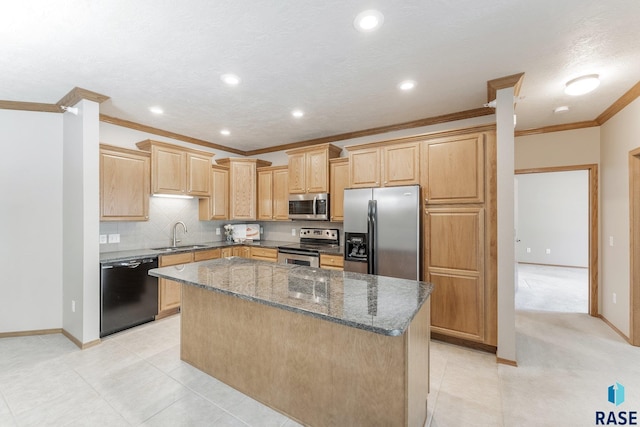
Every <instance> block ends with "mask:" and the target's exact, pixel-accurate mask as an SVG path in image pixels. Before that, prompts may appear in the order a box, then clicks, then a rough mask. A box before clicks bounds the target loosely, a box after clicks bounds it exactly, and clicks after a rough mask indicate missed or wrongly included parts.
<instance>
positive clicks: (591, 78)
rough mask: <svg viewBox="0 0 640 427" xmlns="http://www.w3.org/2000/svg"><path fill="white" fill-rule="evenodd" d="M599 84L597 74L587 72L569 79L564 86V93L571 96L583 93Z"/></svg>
mask: <svg viewBox="0 0 640 427" xmlns="http://www.w3.org/2000/svg"><path fill="white" fill-rule="evenodd" d="M598 86H600V78H599V77H598V75H597V74H589V75H586V76H582V77H578V78H576V79H573V80H569V81H568V82H567V84H566V86H565V88H564V93H566V94H567V95H571V96H578V95H584V94H586V93H589V92H591V91H592V90H594V89H595V88H597V87H598Z"/></svg>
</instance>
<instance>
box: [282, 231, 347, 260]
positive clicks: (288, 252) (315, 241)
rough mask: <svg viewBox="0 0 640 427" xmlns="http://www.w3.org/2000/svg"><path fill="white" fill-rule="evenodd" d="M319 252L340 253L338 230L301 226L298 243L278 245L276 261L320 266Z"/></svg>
mask: <svg viewBox="0 0 640 427" xmlns="http://www.w3.org/2000/svg"><path fill="white" fill-rule="evenodd" d="M320 252H332V253H333V252H335V253H340V230H338V229H334V228H301V229H300V242H299V243H292V244H291V245H287V246H279V247H278V262H279V263H280V264H296V265H306V266H309V267H320Z"/></svg>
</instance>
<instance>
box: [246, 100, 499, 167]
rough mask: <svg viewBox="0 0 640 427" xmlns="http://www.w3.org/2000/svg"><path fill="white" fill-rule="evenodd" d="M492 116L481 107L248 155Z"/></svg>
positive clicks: (266, 149) (287, 145)
mask: <svg viewBox="0 0 640 427" xmlns="http://www.w3.org/2000/svg"><path fill="white" fill-rule="evenodd" d="M492 114H495V110H494V109H493V108H488V107H481V108H475V109H473V110H465V111H459V112H457V113H450V114H443V115H441V116H433V117H427V118H424V119H418V120H412V121H410V122H404V123H397V124H393V125H388V126H380V127H376V128H371V129H365V130H359V131H354V132H346V133H341V134H337V135H332V136H325V137H322V138H316V139H308V140H306V141H299V142H294V143H291V144H283V145H276V146H273V147H268V148H261V149H259V150H251V151H247V154H246V155H248V156H255V155H259V154H265V153H271V152H274V151H281V150H292V149H294V148H304V147H309V146H312V145H319V144H326V143H331V142H336V141H344V140H346V139H354V138H361V137H363V136H371V135H378V134H381V133H387V132H393V131H397V130H404V129H412V128H417V127H423V126H431V125H435V124H439V123H447V122H453V121H457V120H463V119H471V118H474V117H481V116H489V115H492Z"/></svg>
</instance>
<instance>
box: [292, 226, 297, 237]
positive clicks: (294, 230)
mask: <svg viewBox="0 0 640 427" xmlns="http://www.w3.org/2000/svg"><path fill="white" fill-rule="evenodd" d="M291 235H292V236H295V235H296V229H295V228H292V229H291Z"/></svg>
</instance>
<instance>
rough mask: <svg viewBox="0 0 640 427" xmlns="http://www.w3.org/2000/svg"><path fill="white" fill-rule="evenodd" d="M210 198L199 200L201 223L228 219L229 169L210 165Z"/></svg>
mask: <svg viewBox="0 0 640 427" xmlns="http://www.w3.org/2000/svg"><path fill="white" fill-rule="evenodd" d="M210 180H211V197H206V198H202V199H200V200H199V203H200V205H199V207H198V216H199V219H200V220H201V221H210V220H216V219H228V218H229V168H225V167H222V166H216V165H211V176H210Z"/></svg>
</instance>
